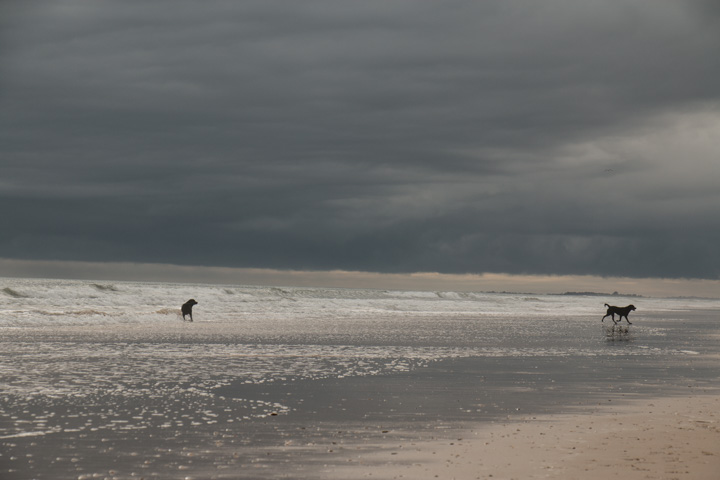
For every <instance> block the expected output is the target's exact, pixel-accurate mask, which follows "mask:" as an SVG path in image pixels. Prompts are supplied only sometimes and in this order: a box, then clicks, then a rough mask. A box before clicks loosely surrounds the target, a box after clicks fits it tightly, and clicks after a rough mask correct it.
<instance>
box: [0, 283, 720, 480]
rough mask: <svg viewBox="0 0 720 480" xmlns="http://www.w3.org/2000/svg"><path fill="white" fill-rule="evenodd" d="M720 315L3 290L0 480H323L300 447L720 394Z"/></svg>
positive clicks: (250, 292)
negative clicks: (704, 391)
mask: <svg viewBox="0 0 720 480" xmlns="http://www.w3.org/2000/svg"><path fill="white" fill-rule="evenodd" d="M190 298H194V299H195V300H196V301H197V302H198V305H196V306H195V307H194V310H193V316H194V321H193V322H186V321H183V319H182V316H181V314H180V305H182V304H183V303H184V302H185V301H187V300H188V299H190ZM604 303H611V304H615V305H619V306H624V305H627V304H630V303H632V304H634V305H635V306H636V307H637V310H636V311H635V312H633V313H631V314H630V321H631V322H633V324H632V325H627V323H626V322H625V321H624V320H623V322H622V323H621V324H618V326H617V327H615V328H613V324H612V321H610V319H609V318H607V319H605V321H604V322H601V318H602V317H603V315H605V307H604ZM719 314H720V300H712V299H660V298H640V297H627V298H625V297H622V296H607V297H603V296H593V295H537V294H505V293H469V292H443V291H436V292H411V291H390V290H379V289H378V290H370V289H341V288H306V287H303V288H299V287H291V286H289V287H262V286H247V285H207V284H196V285H194V284H168V283H143V282H93V281H77V280H43V279H15V278H0V478H2V479H13V480H14V479H30V478H42V479H44V478H47V479H57V478H78V479H86V478H105V477H107V478H168V479H170V478H172V479H175V478H308V479H309V478H314V477H313V475H314V474H313V472H314V470H313V465H315V463H316V462H317V461H318V460H317V459H315V458H314V457H313V455H314V454H312V453H309V452H305V453H303V450H302V449H298V447H299V446H305V447H307V446H308V445H316V444H317V443H318V442H322V441H324V440H327V439H328V438H331V437H332V438H334V439H335V440H337V441H340V442H342V443H343V444H352V443H353V442H354V444H356V445H358V448H360V446H362V445H363V444H364V443H365V442H368V441H369V440H368V439H372V438H374V435H376V434H377V435H379V436H381V437H382V436H383V435H384V436H387V435H388V432H395V434H396V435H404V436H412V435H414V434H418V435H422V434H426V433H428V432H430V433H432V432H437V431H438V430H444V429H453V428H460V427H461V426H462V425H466V424H467V423H468V422H483V421H486V422H487V421H495V420H496V419H498V418H501V417H503V416H507V415H509V414H513V413H515V412H518V411H522V412H525V413H528V414H532V413H538V414H540V413H544V412H548V411H563V410H564V409H567V408H572V407H573V406H578V405H580V406H582V405H587V404H591V403H593V402H597V401H622V399H623V398H627V399H629V398H636V397H638V396H643V395H644V396H648V397H651V396H653V395H654V396H657V395H672V394H676V393H677V392H681V391H682V390H683V389H685V388H688V386H692V387H695V388H708V389H711V388H715V387H717V386H718V376H717V363H716V362H717V355H718V353H720V348H719V346H718V345H719V344H720V342H718V340H719V339H720V336H718V331H719V327H720V322H718V317H719ZM621 325H622V328H621ZM599 399H601V400H599ZM330 432H340V433H332V435H331V434H330ZM378 432H379V433H378ZM382 432H385V433H382ZM336 443H337V442H336ZM270 448H272V449H275V450H273V451H274V452H275V455H272V456H271V455H269V454H267V455H266V453H267V452H266V450H267V449H270ZM278 449H279V450H278ZM327 461H328V460H327V459H326V460H325V462H327Z"/></svg>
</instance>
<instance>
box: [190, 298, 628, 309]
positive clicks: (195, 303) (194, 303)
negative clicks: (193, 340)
mask: <svg viewBox="0 0 720 480" xmlns="http://www.w3.org/2000/svg"><path fill="white" fill-rule="evenodd" d="M197 304H198V303H197V302H196V301H195V299H192V298H191V299H190V300H188V301H187V302H185V305H187V306H188V307H192V306H193V305H197ZM633 310H635V309H634V308H633Z"/></svg>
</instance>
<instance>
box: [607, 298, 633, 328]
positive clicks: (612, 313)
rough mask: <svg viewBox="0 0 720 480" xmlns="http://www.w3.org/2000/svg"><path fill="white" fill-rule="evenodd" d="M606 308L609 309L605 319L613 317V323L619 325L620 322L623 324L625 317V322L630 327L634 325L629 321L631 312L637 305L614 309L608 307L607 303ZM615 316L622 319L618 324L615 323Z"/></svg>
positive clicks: (610, 306)
mask: <svg viewBox="0 0 720 480" xmlns="http://www.w3.org/2000/svg"><path fill="white" fill-rule="evenodd" d="M605 306H606V307H608V309H607V313H606V314H605V317H610V316H612V321H613V323H615V324H617V323H618V322H622V319H623V317H625V320H626V321H627V322H628V325H632V323H630V320H628V315H629V314H630V312H632V311H633V310H635V305H628V306H627V307H614V306H612V305H608V304H607V303H606V304H605ZM615 314H617V315H618V316H619V317H620V318H619V319H618V321H617V322H616V321H615ZM605 317H603V318H602V320H601V321H603V322H604V321H605Z"/></svg>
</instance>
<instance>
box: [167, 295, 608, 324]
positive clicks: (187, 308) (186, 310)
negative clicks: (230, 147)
mask: <svg viewBox="0 0 720 480" xmlns="http://www.w3.org/2000/svg"><path fill="white" fill-rule="evenodd" d="M197 304H198V303H197V302H196V301H195V300H193V299H190V300H188V301H187V302H185V303H184V304H183V306H182V307H181V308H180V310H182V316H183V320H185V315H190V321H191V322H192V321H193V319H192V307H193V305H197ZM613 318H614V317H613Z"/></svg>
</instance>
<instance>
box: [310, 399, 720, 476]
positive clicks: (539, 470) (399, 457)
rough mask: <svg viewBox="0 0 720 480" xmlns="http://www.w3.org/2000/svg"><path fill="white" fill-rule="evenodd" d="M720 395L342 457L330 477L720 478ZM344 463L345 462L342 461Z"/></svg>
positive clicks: (519, 420) (545, 419) (520, 420)
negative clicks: (339, 464) (342, 459)
mask: <svg viewBox="0 0 720 480" xmlns="http://www.w3.org/2000/svg"><path fill="white" fill-rule="evenodd" d="M718 420H720V396H719V395H695V396H687V397H686V396H680V397H672V398H655V399H650V400H642V401H632V402H629V403H626V404H623V405H618V406H599V407H598V408H596V409H592V410H591V411H586V412H583V413H577V414H562V415H553V414H550V415H540V416H533V417H523V416H518V417H515V416H513V417H511V418H510V419H508V421H506V422H502V423H497V424H494V425H490V426H488V425H487V424H482V425H477V426H475V428H472V429H469V430H466V431H456V432H453V433H454V435H452V436H450V435H448V436H442V437H436V438H435V439H433V440H424V441H418V442H411V443H409V444H385V445H378V448H379V450H378V451H376V452H372V453H360V454H354V452H352V449H350V450H349V451H345V452H343V453H340V454H339V455H341V456H344V457H347V458H346V462H347V464H346V465H341V466H338V462H337V460H335V462H334V463H335V465H334V466H332V467H329V468H326V469H324V471H323V476H322V478H326V479H348V480H350V479H360V478H364V479H367V478H373V479H397V478H408V479H416V480H422V479H436V478H444V479H451V478H454V479H488V478H493V479H530V478H555V479H568V480H570V479H578V478H583V479H588V480H595V479H597V480H600V479H603V480H605V479H608V478H622V479H629V480H634V479H638V480H640V479H643V480H646V479H688V480H690V479H692V480H715V479H717V478H718V472H720V424H719V423H718ZM340 463H341V462H340Z"/></svg>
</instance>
